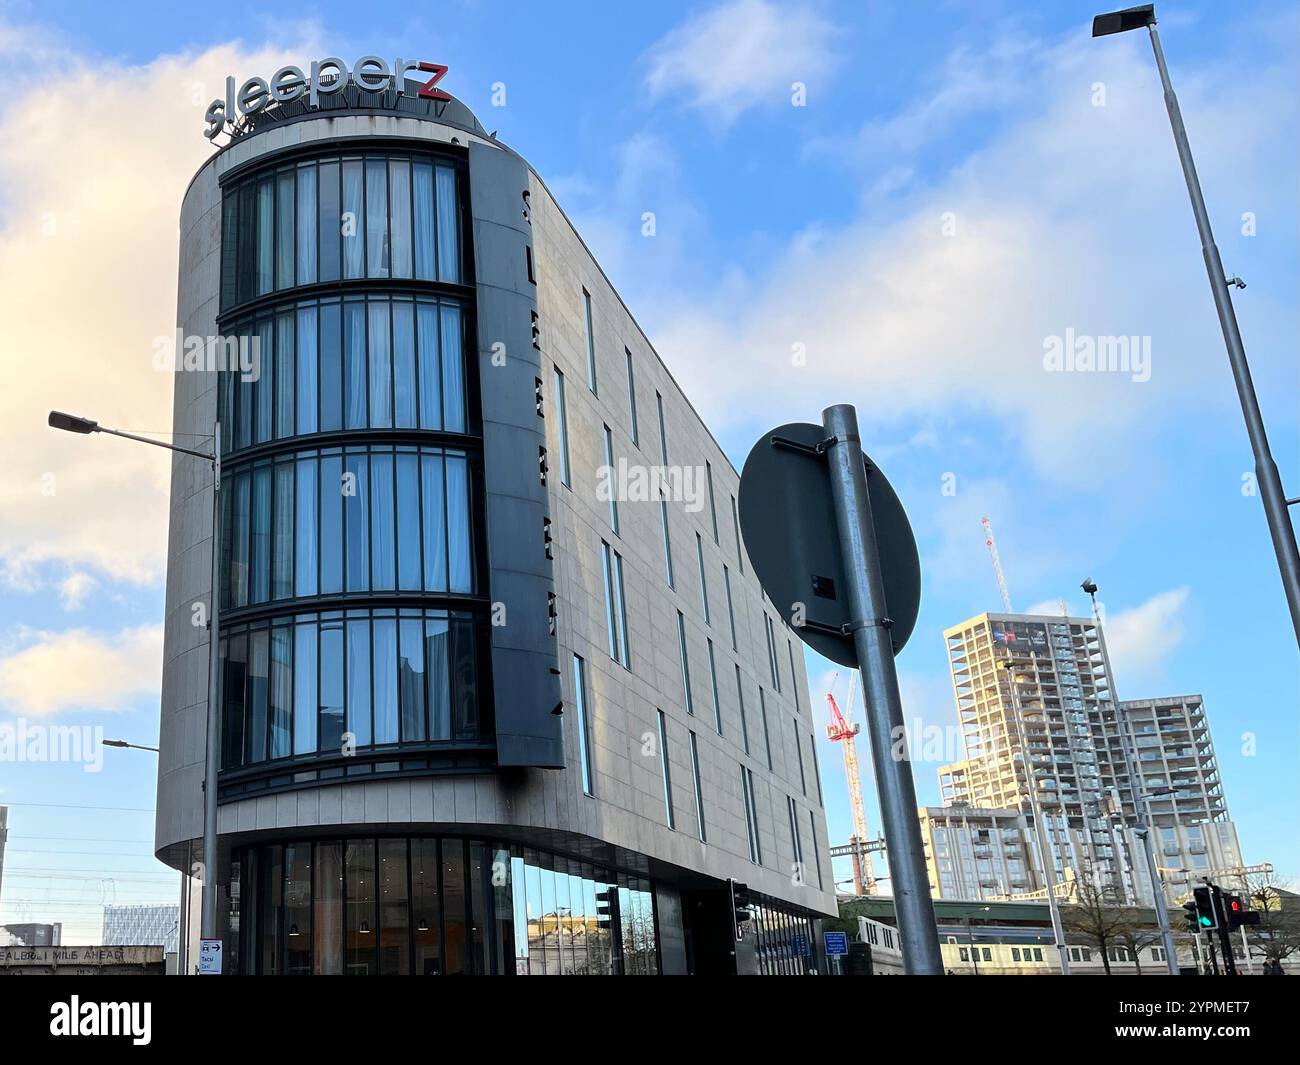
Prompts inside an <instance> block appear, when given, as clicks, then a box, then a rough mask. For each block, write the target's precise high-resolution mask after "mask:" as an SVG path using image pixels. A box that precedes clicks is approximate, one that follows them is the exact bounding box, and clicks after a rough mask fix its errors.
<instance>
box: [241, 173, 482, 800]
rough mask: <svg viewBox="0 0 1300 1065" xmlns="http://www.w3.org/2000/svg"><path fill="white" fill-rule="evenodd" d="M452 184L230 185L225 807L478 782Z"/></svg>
mask: <svg viewBox="0 0 1300 1065" xmlns="http://www.w3.org/2000/svg"><path fill="white" fill-rule="evenodd" d="M463 166H464V163H463V160H462V159H460V158H456V157H453V156H451V155H442V154H438V153H437V152H434V151H429V152H418V151H407V152H391V151H359V152H344V153H340V152H337V151H334V152H331V151H328V150H326V151H323V152H322V153H321V154H319V155H313V156H312V157H311V158H309V159H302V158H295V159H293V160H292V161H288V162H283V163H278V162H273V163H268V164H267V165H265V166H260V167H257V168H256V169H254V170H252V171H251V172H249V173H242V174H240V175H237V176H234V177H232V179H231V180H229V181H227V182H226V184H225V185H224V186H223V206H222V286H221V293H222V294H221V307H222V313H221V316H220V318H219V320H218V325H219V331H220V333H221V339H220V340H219V341H217V343H218V347H219V355H220V357H221V361H219V362H218V365H217V369H218V370H219V371H220V372H219V373H218V378H217V382H218V387H217V409H218V416H219V419H220V422H221V427H222V453H223V456H224V462H223V483H222V493H221V521H222V558H221V566H220V576H221V582H222V588H221V594H222V619H221V621H222V632H221V636H222V639H221V644H220V652H219V653H220V658H221V673H220V675H221V679H222V692H221V705H222V713H223V721H222V788H221V794H222V797H223V798H227V799H228V798H233V797H235V796H237V795H244V794H249V793H251V792H256V791H264V790H267V789H268V788H280V787H293V786H301V785H306V784H310V783H313V782H320V781H325V780H329V779H331V778H335V777H343V776H346V777H352V776H359V775H372V774H388V773H404V772H429V771H437V770H440V769H458V770H461V771H471V770H473V769H476V768H481V767H482V766H484V765H487V764H491V759H490V757H489V755H490V749H491V741H492V715H491V699H490V695H489V692H488V691H487V687H486V678H487V677H488V675H489V671H488V668H487V662H486V658H487V647H488V645H489V640H488V630H487V614H486V611H487V598H486V590H487V589H486V583H487V582H486V567H485V564H484V555H483V543H484V538H483V533H482V530H483V485H482V438H481V427H480V419H479V416H478V398H477V389H476V380H475V375H474V365H473V360H472V359H471V358H470V357H469V353H470V352H472V351H473V350H474V347H475V345H474V342H473V341H472V339H471V338H472V336H473V329H472V319H473V290H472V289H470V288H468V287H466V286H465V285H464V281H465V279H466V278H467V277H468V276H469V275H470V270H469V268H468V267H467V265H466V261H465V255H466V248H465V246H464V242H463V240H462V229H463V221H462V218H463V204H462V189H463V186H464V184H465V183H464V180H463ZM485 752H486V753H485Z"/></svg>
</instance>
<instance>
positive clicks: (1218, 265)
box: [1092, 4, 1300, 641]
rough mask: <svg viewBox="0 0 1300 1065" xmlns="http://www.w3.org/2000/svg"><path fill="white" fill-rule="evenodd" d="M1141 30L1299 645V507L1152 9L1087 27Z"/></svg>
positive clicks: (1116, 14)
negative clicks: (1283, 473) (1282, 466)
mask: <svg viewBox="0 0 1300 1065" xmlns="http://www.w3.org/2000/svg"><path fill="white" fill-rule="evenodd" d="M1143 27H1145V28H1146V30H1147V32H1148V33H1149V34H1150V36H1151V50H1152V51H1153V52H1154V53H1155V57H1156V67H1157V68H1158V69H1159V71H1160V84H1161V86H1162V87H1163V88H1164V94H1165V109H1166V110H1167V111H1168V112H1169V124H1170V126H1171V127H1172V128H1173V132H1174V144H1175V146H1176V147H1177V149H1178V161H1179V162H1180V163H1181V164H1182V168H1183V179H1184V180H1185V181H1186V183H1187V195H1188V196H1189V197H1190V198H1191V201H1192V214H1193V215H1194V216H1195V217H1196V229H1197V231H1198V232H1199V233H1200V237H1201V255H1202V257H1203V258H1204V259H1205V270H1206V273H1207V274H1208V275H1209V278H1210V290H1211V292H1213V294H1214V307H1215V310H1216V311H1217V312H1218V315H1219V328H1220V329H1221V330H1222V331H1223V341H1224V344H1225V346H1226V347H1227V349H1228V364H1229V365H1230V366H1231V368H1232V377H1233V380H1234V382H1235V383H1236V386H1237V398H1238V400H1239V401H1240V403H1241V412H1242V416H1243V417H1244V418H1245V421H1246V434H1247V436H1249V438H1250V449H1251V451H1252V452H1253V453H1254V456H1255V481H1256V484H1257V485H1258V486H1259V493H1260V499H1261V500H1262V501H1263V504H1264V515H1265V517H1266V518H1267V519H1268V531H1269V535H1270V536H1271V537H1272V539H1273V551H1274V553H1275V554H1276V555H1277V565H1278V569H1279V570H1280V572H1281V575H1282V587H1283V589H1284V590H1285V592H1286V599H1287V606H1288V607H1289V608H1290V610H1291V624H1292V627H1293V628H1294V629H1295V632H1296V639H1297V641H1300V551H1298V550H1297V548H1296V538H1295V529H1294V528H1293V527H1292V525H1291V516H1290V514H1289V513H1288V512H1287V507H1288V506H1290V505H1291V504H1293V503H1298V502H1300V497H1297V498H1296V499H1290V500H1288V499H1287V498H1286V494H1285V493H1284V492H1283V491H1282V480H1281V478H1280V477H1279V476H1278V472H1277V466H1276V464H1275V463H1274V462H1273V455H1272V453H1271V452H1270V450H1269V446H1268V436H1267V434H1266V433H1265V431H1264V418H1263V416H1262V415H1261V413H1260V410H1259V398H1258V397H1257V396H1256V395H1255V385H1254V382H1253V381H1252V380H1251V377H1250V365H1249V364H1248V363H1247V362H1246V348H1245V345H1244V344H1243V343H1242V339H1241V329H1240V328H1239V327H1238V325H1237V314H1236V311H1235V310H1234V309H1233V306H1232V296H1231V294H1230V293H1229V292H1228V286H1229V285H1236V286H1237V287H1238V288H1245V287H1246V283H1245V282H1244V281H1242V280H1241V278H1239V277H1233V278H1228V277H1226V276H1225V275H1224V271H1223V261H1222V259H1220V257H1219V248H1218V245H1216V244H1215V243H1214V233H1213V232H1212V231H1211V229H1210V216H1209V213H1208V212H1207V211H1206V209H1205V197H1204V196H1203V195H1202V194H1201V182H1200V179H1199V178H1198V177H1197V176H1196V163H1195V162H1194V161H1193V159H1192V148H1191V145H1190V144H1189V143H1188V140H1187V129H1186V128H1185V127H1184V126H1183V115H1182V111H1181V110H1180V109H1179V107H1178V97H1177V96H1176V95H1174V86H1173V83H1172V82H1171V81H1170V80H1169V68H1168V67H1167V66H1166V65H1165V53H1164V49H1163V48H1161V46H1160V35H1159V34H1158V33H1157V32H1156V12H1155V5H1154V4H1145V5H1143V6H1141V7H1130V8H1126V9H1125V10H1123V11H1113V12H1110V13H1109V14H1105V15H1098V16H1097V17H1096V18H1095V19H1093V22H1092V35H1093V36H1094V37H1105V36H1108V35H1110V34H1112V33H1125V32H1127V31H1128V30H1136V29H1142V28H1143Z"/></svg>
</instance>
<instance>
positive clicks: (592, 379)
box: [582, 288, 599, 395]
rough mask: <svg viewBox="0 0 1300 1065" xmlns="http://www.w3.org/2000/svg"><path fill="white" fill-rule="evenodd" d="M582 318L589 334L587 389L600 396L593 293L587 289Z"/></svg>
mask: <svg viewBox="0 0 1300 1065" xmlns="http://www.w3.org/2000/svg"><path fill="white" fill-rule="evenodd" d="M582 316H583V318H582V320H583V323H584V325H585V328H586V333H587V387H588V388H590V389H591V391H592V394H593V395H599V393H598V392H597V391H596V334H595V331H594V329H593V327H592V321H591V293H590V292H588V291H587V290H586V289H585V288H584V289H583V290H582Z"/></svg>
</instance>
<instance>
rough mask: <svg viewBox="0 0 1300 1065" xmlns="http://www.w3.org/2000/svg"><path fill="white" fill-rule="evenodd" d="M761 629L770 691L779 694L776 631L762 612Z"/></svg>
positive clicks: (779, 676) (766, 615)
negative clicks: (765, 641)
mask: <svg viewBox="0 0 1300 1065" xmlns="http://www.w3.org/2000/svg"><path fill="white" fill-rule="evenodd" d="M763 628H764V631H765V632H766V633H767V665H768V668H769V669H770V670H771V671H772V689H773V691H777V692H779V691H780V690H781V669H780V666H779V665H778V664H777V660H776V630H775V629H774V628H773V627H772V619H771V618H770V617H769V616H768V614H767V612H766V611H764V612H763Z"/></svg>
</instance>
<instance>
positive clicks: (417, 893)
mask: <svg viewBox="0 0 1300 1065" xmlns="http://www.w3.org/2000/svg"><path fill="white" fill-rule="evenodd" d="M231 884H232V891H231V896H230V900H229V909H228V911H227V912H226V913H225V914H224V916H225V919H226V923H227V926H228V932H229V936H230V944H231V948H232V950H231V956H232V960H233V961H234V962H235V966H236V967H235V971H236V972H241V973H245V974H259V975H273V974H281V973H283V974H288V975H307V974H316V975H340V974H342V975H349V976H369V975H393V976H405V975H410V974H414V975H417V976H439V975H451V976H459V975H487V974H503V973H510V974H517V975H521V976H580V975H645V976H650V975H655V974H657V973H658V972H659V970H660V963H659V950H658V936H657V922H656V914H655V906H654V894H653V892H652V890H651V885H650V882H649V881H648V880H645V879H642V878H639V877H635V876H627V875H624V874H622V873H614V872H611V871H609V870H606V869H602V868H601V867H600V866H596V865H592V864H590V863H587V862H580V861H576V860H574V859H570V858H567V857H564V856H562V855H557V854H551V853H547V852H545V851H537V850H533V849H532V848H525V847H520V846H517V845H514V846H511V845H508V844H505V843H500V842H495V843H494V842H491V841H485V840H475V839H461V838H456V837H411V838H408V837H395V838H394V837H383V836H380V837H363V838H349V839H336V840H317V841H308V840H302V841H293V842H288V843H275V844H271V845H267V846H259V847H246V848H243V849H241V850H238V851H236V852H235V855H234V864H233V868H232V878H231Z"/></svg>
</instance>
